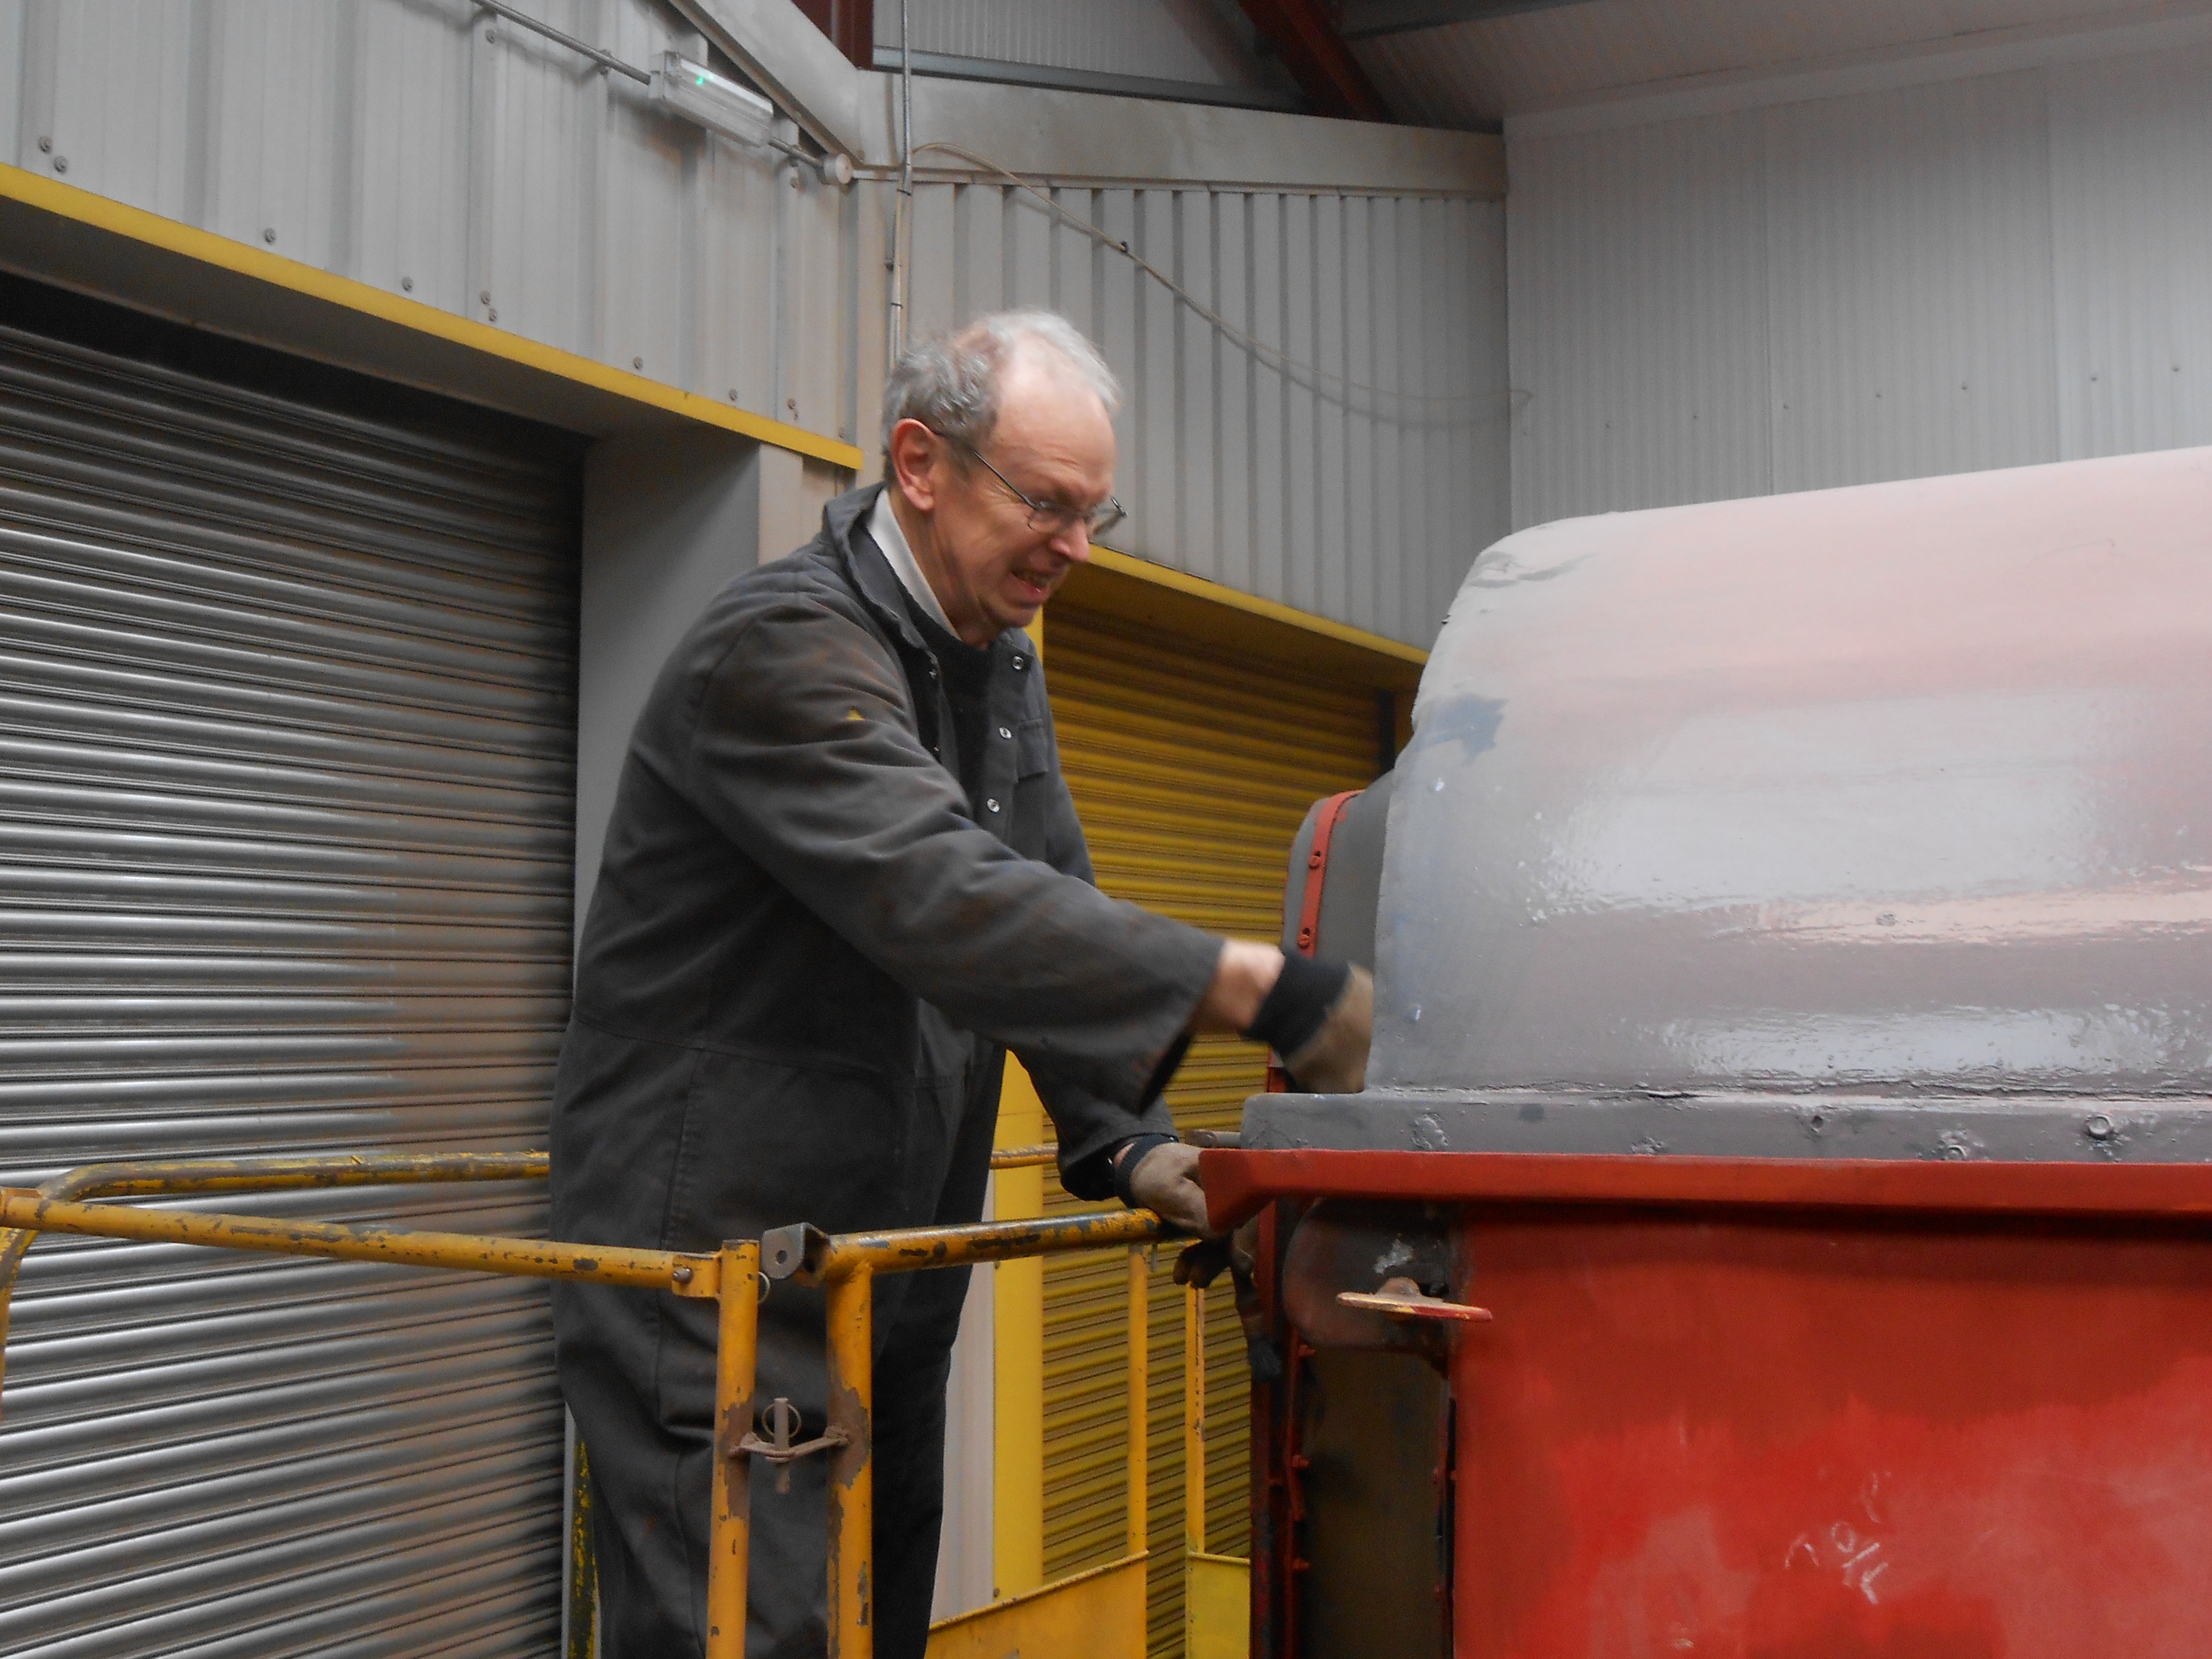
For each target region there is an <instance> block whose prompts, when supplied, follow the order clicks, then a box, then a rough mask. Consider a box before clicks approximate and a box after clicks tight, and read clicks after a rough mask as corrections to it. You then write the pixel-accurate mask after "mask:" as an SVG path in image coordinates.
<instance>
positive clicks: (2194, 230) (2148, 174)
mask: <svg viewBox="0 0 2212 1659" xmlns="http://www.w3.org/2000/svg"><path fill="white" fill-rule="evenodd" d="M2051 201H2052V207H2053V213H2054V216H2055V217H2056V219H2057V224H2058V227H2059V234H2057V236H2056V237H2055V238H2054V247H2053V252H2054V254H2055V256H2056V257H2055V261H2054V269H2055V270H2056V273H2057V306H2056V309H2057V326H2058V349H2057V380H2058V433H2059V447H2060V450H2061V453H2063V454H2064V455H2065V456H2066V457H2067V459H2069V460H2071V459H2082V458H2086V457H2088V456H2092V455H2116V454H2124V453H2128V452H2130V451H2134V450H2144V449H2171V448H2177V447H2181V446H2184V445H2191V444H2212V49H2207V50H2199V51H2197V52H2185V53H2176V54H2174V55H2173V56H2172V57H2167V58H2155V59H2142V58H2134V59H2129V60H2125V61H2123V62H2120V63H2107V64H2071V65H2069V66H2067V67H2065V68H2063V69H2055V70H2052V71H2051Z"/></svg>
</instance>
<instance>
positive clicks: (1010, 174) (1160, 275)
mask: <svg viewBox="0 0 2212 1659" xmlns="http://www.w3.org/2000/svg"><path fill="white" fill-rule="evenodd" d="M924 150H937V151H939V152H941V153H942V154H944V155H957V156H958V157H959V158H960V159H961V160H962V161H966V162H968V163H969V164H970V165H972V166H975V167H981V168H982V169H983V170H984V171H985V172H986V173H994V174H995V175H997V176H998V177H999V178H1001V179H1006V181H1007V182H1008V183H1009V184H1011V185H1013V186H1014V187H1015V188H1016V189H1018V190H1020V191H1023V192H1024V193H1025V194H1027V195H1030V196H1034V197H1036V199H1037V200H1038V201H1040V202H1042V203H1043V204H1044V205H1045V207H1046V208H1047V209H1048V210H1049V211H1051V212H1052V213H1053V214H1054V216H1057V217H1059V218H1060V219H1061V220H1063V221H1065V222H1066V223H1068V224H1070V225H1072V226H1073V227H1074V228H1076V229H1077V230H1079V231H1081V232H1082V233H1083V234H1085V235H1086V236H1088V237H1090V238H1091V240H1093V241H1094V242H1097V243H1100V244H1101V245H1103V246H1106V247H1109V248H1111V249H1112V250H1113V251H1114V252H1116V253H1118V254H1120V255H1121V257H1122V258H1125V259H1127V260H1128V261H1129V263H1130V264H1133V265H1135V266H1136V267H1137V269H1138V270H1141V271H1143V272H1144V273H1145V274H1146V276H1150V277H1151V278H1152V280H1153V281H1154V282H1156V283H1158V284H1159V285H1160V286H1161V287H1162V288H1164V289H1167V291H1168V292H1169V293H1170V294H1172V295H1175V296H1176V299H1178V300H1180V301H1182V302H1183V303H1184V304H1185V305H1187V306H1188V307H1190V308H1191V309H1192V310H1193V311H1194V312H1196V313H1198V314H1199V315H1200V316H1201V317H1203V318H1204V319H1206V321H1207V322H1209V323H1211V324H1212V325H1214V327H1216V328H1218V329H1219V330H1220V331H1222V332H1223V333H1224V334H1225V335H1227V336H1228V337H1230V338H1231V339H1232V340H1234V341H1236V342H1237V343H1238V344H1239V345H1241V346H1243V348H1244V349H1246V350H1247V351H1249V352H1250V353H1251V354H1252V355H1253V356H1255V357H1257V358H1259V359H1261V361H1262V362H1268V363H1271V364H1273V366H1274V367H1276V368H1279V369H1280V370H1282V372H1283V373H1284V374H1285V375H1287V376H1289V377H1291V378H1292V379H1296V378H1297V376H1298V375H1299V374H1307V375H1310V376H1312V377H1313V378H1314V379H1315V380H1327V381H1329V382H1332V383H1333V384H1334V385H1337V386H1341V387H1343V388H1344V390H1345V391H1346V392H1364V393H1365V394H1367V395H1368V396H1370V397H1373V398H1398V399H1399V400H1401V402H1405V403H1414V404H1469V403H1480V402H1482V401H1484V400H1485V399H1486V398H1487V397H1488V396H1489V395H1490V394H1488V393H1486V392H1456V393H1451V392H1433V393H1431V392H1401V391H1398V390H1395V389H1394V388H1392V387H1389V386H1370V385H1369V384H1367V383H1366V382H1364V381H1362V380H1352V379H1350V378H1349V377H1347V376H1346V375H1342V374H1337V373H1335V372H1334V370H1332V369H1326V368H1322V367H1321V366H1320V365H1319V364H1318V363H1309V362H1304V361H1303V360H1301V359H1299V358H1297V357H1293V356H1291V355H1290V353H1288V352H1286V351H1285V350H1283V349H1281V348H1280V347H1279V346H1272V345H1269V344H1268V343H1267V342H1266V341H1265V340H1261V339H1258V338H1255V337H1254V336H1252V335H1250V334H1248V333H1246V332H1245V331H1243V329H1241V328H1239V327H1237V325H1236V324H1234V323H1232V322H1231V321H1230V320H1229V319H1227V318H1226V317H1224V316H1223V315H1222V314H1221V313H1219V312H1218V311H1216V310H1214V309H1213V308H1212V307H1211V306H1209V305H1207V304H1206V302H1205V301H1202V300H1200V298H1199V297H1198V296H1197V295H1194V294H1193V293H1192V292H1191V291H1190V290H1189V289H1187V288H1185V287H1183V286H1182V283H1178V282H1176V280H1175V279H1174V278H1173V277H1171V276H1169V275H1168V274H1167V273H1166V272H1165V271H1164V270H1161V269H1160V268H1159V267H1158V265H1156V264H1152V261H1151V260H1149V259H1147V258H1145V257H1144V255H1142V254H1141V253H1139V252H1137V251H1136V250H1135V249H1134V248H1133V247H1131V246H1129V245H1128V244H1127V242H1125V241H1123V240H1121V239H1120V238H1119V237H1117V236H1115V235H1112V234H1109V233H1108V232H1106V231H1103V230H1101V229H1100V228H1098V227H1097V225H1094V224H1092V223H1091V222H1090V221H1089V220H1088V219H1081V218H1078V217H1077V216H1075V215H1074V214H1073V213H1070V212H1069V211H1068V210H1066V208H1064V207H1062V206H1060V204H1059V203H1057V202H1055V201H1054V200H1053V199H1052V197H1049V196H1048V195H1046V194H1045V192H1044V191H1041V190H1039V189H1038V188H1037V187H1036V185H1032V184H1031V183H1030V181H1029V180H1028V179H1024V178H1023V177H1022V176H1021V175H1020V174H1019V173H1016V172H1014V171H1013V170H1012V168H1010V167H1002V166H1000V164H999V163H998V162H996V161H993V160H991V159H990V157H988V156H987V155H976V154H975V151H973V150H971V149H962V148H961V147H960V146H959V145H958V144H953V143H945V142H944V141H943V140H941V139H935V140H932V141H931V142H930V143H926V144H916V145H915V147H914V149H913V151H912V154H914V155H921V153H922V152H923V151H924ZM1310 389H1311V390H1314V391H1316V392H1318V391H1319V390H1320V388H1319V387H1318V386H1316V387H1312V388H1310ZM1478 418H1480V417H1478Z"/></svg>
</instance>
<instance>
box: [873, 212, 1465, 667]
mask: <svg viewBox="0 0 2212 1659" xmlns="http://www.w3.org/2000/svg"><path fill="white" fill-rule="evenodd" d="M1053 199H1054V201H1055V202H1056V203H1058V204H1059V205H1060V207H1061V208H1062V209H1064V210H1066V212H1068V213H1070V214H1073V216H1076V217H1077V218H1078V219H1079V220H1081V221H1083V222H1085V223H1087V224H1091V225H1094V226H1097V227H1098V228H1101V229H1103V230H1104V231H1106V232H1108V233H1109V234H1110V235H1111V236H1112V238H1113V239H1114V240H1115V241H1116V242H1127V244H1128V246H1130V248H1131V249H1132V250H1133V251H1134V252H1137V253H1139V254H1141V255H1142V256H1143V257H1144V258H1146V259H1147V260H1149V261H1151V262H1152V264H1155V265H1157V266H1158V267H1159V268H1160V269H1161V270H1164V271H1166V272H1167V273H1169V274H1170V276H1173V277H1174V278H1175V279H1176V282H1177V283H1179V284H1181V285H1182V287H1184V288H1186V289H1189V290H1191V291H1192V292H1193V293H1194V294H1196V295H1198V296H1199V298H1200V300H1201V301H1204V302H1205V303H1206V306H1207V307H1208V308H1209V309H1211V310H1212V311H1214V312H1216V313H1218V314H1219V315H1221V316H1222V317H1224V318H1225V319H1227V320H1228V321H1230V322H1231V324H1233V325H1236V326H1237V327H1238V328H1240V329H1243V330H1244V331H1247V332H1249V333H1250V334H1252V335H1253V336H1255V337H1257V338H1259V339H1260V340H1261V341H1262V342H1264V343H1267V344H1268V345H1270V346H1273V347H1275V348H1276V349H1279V350H1280V351H1282V352H1284V353H1286V354H1287V355H1288V356H1290V357H1291V358H1294V359H1296V360H1297V361H1298V362H1303V363H1307V364H1311V365H1314V366H1315V367H1316V368H1318V369H1319V370H1321V371H1322V374H1321V375H1319V376H1316V375H1314V374H1307V373H1304V372H1293V373H1286V372H1285V370H1284V369H1283V368H1281V367H1279V366H1278V365H1277V364H1274V363H1271V362H1269V361H1267V359H1265V358H1264V357H1261V356H1257V355H1255V353H1253V352H1251V351H1250V350H1249V349H1247V348H1245V347H1244V346H1243V345H1242V344H1240V343H1237V341H1235V340H1234V339H1232V338H1231V337H1229V336H1228V335H1227V334H1226V333H1225V332H1224V331H1221V330H1220V329H1218V328H1217V327H1215V326H1214V325H1212V323H1211V322H1209V321H1208V320H1207V319H1206V318H1204V317H1202V316H1201V315H1200V314H1199V313H1198V312H1196V311H1195V310H1194V309H1192V308H1191V307H1188V306H1187V305H1185V304H1183V303H1182V301H1179V300H1177V299H1176V297H1175V296H1174V295H1171V294H1170V292H1169V291H1168V290H1167V289H1164V288H1163V287H1162V286H1161V285H1160V284H1159V283H1157V282H1154V281H1153V280H1152V278H1150V277H1149V276H1146V275H1145V274H1144V273H1143V272H1142V271H1140V270H1138V268H1137V267H1136V266H1135V265H1134V264H1131V263H1130V262H1129V261H1128V260H1127V259H1125V258H1121V256H1120V255H1119V254H1118V253H1115V252H1113V251H1112V250H1110V249H1109V248H1106V247H1103V246H1101V245H1100V244H1099V243H1097V241H1095V240H1092V239H1091V237H1089V236H1088V235H1087V234H1085V233H1084V232H1082V231H1081V230H1079V229H1077V228H1074V227H1073V226H1070V225H1068V224H1066V223H1065V222H1061V221H1058V220H1056V219H1055V218H1054V216H1053V215H1052V214H1050V213H1048V211H1047V210H1046V209H1045V207H1044V205H1043V204H1042V203H1041V202H1039V201H1037V200H1036V198H1035V197H1030V196H1027V195H1024V194H1023V193H1022V192H1021V191H1017V190H1015V189H1013V188H1012V187H1011V186H1008V187H1005V188H1000V187H999V186H997V185H951V184H940V185H923V186H921V187H920V188H919V189H918V190H917V192H916V201H915V228H914V286H913V299H912V305H913V312H912V323H911V326H912V328H913V329H914V331H915V332H917V333H921V332H925V331H929V330H932V329H938V328H944V327H946V326H949V325H952V324H954V323H956V322H958V321H961V320H963V319H966V318H969V317H971V316H974V315H975V314H976V313H980V312H983V311H988V310H992V309H994V308H996V307H1000V306H1006V305H1044V306H1050V307H1054V308H1055V309H1057V310H1060V311H1062V312H1065V313H1066V314H1067V315H1068V316H1070V317H1072V318H1073V319H1075V321H1076V322H1077V323H1078V324H1079V325H1081V326H1082V327H1083V328H1085V330H1086V331H1089V332H1090V333H1091V336H1092V337H1094V338H1096V339H1097V340H1098V341H1100V342H1101V343H1103V346H1104V347H1105V349H1106V355H1107V357H1108V359H1109V361H1110V362H1112V364H1113V366H1114V368H1115V371H1116V372H1117V373H1118V374H1120V375H1121V378H1122V380H1123V381H1124V383H1125V385H1126V386H1127V391H1128V394H1129V395H1128V399H1127V404H1125V405H1124V407H1123V410H1122V412H1121V420H1120V422H1119V430H1120V434H1121V477H1120V480H1119V483H1118V486H1117V487H1118V489H1119V491H1120V494H1121V499H1122V500H1123V501H1126V502H1127V503H1128V504H1129V508H1130V517H1129V522H1128V523H1127V525H1126V526H1122V527H1121V529H1120V530H1118V531H1117V532H1115V536H1114V538H1113V540H1114V543H1115V546H1116V547H1117V548H1119V549H1121V550H1123V551H1126V552H1130V553H1135V554H1138V555H1140V556H1143V557H1146V558H1148V559H1152V560H1155V561H1157V562H1159V563H1162V564H1165V565H1170V566H1173V567H1174V568H1176V569H1178V570H1186V571H1188V572H1190V573H1191V574H1194V575H1198V576H1203V577H1206V578H1207V579H1208V580H1213V581H1218V582H1222V583H1224V584H1225V585H1227V586H1231V587H1235V588H1240V589H1242V590H1243V591H1244V592H1250V593H1257V594H1260V595H1261V596H1263V597H1265V598H1267V599H1277V600H1279V601H1281V602H1282V603H1283V604H1285V605H1293V606H1295V607H1297V609H1299V610H1301V611H1313V612H1316V613H1318V614H1319V615H1322V616H1325V617H1333V618H1335V619H1336V620H1338V621H1341V622H1346V623H1352V624H1353V625H1354V626H1356V627H1359V628H1364V629H1370V630H1371V631H1373V632H1375V633H1377V634H1383V635H1388V636H1389V637H1390V638H1393V639H1399V640H1406V641H1412V642H1413V643H1416V644H1419V645H1426V644H1427V643H1428V642H1429V641H1431V639H1433V638H1434V637H1435V636H1436V630H1437V626H1438V625H1439V623H1441V622H1442V621H1443V611H1444V607H1445V606H1446V605H1448V604H1449V602H1450V599H1451V596H1452V594H1453V593H1454V592H1456V591H1457V589H1458V587H1459V581H1460V578H1461V576H1462V574H1465V572H1466V569H1467V567H1468V564H1469V563H1470V562H1472V560H1473V559H1474V556H1475V554H1477V553H1478V552H1480V550H1482V549H1483V548H1485V547H1486V546H1488V545H1489V544H1490V543H1491V542H1492V541H1494V540H1496V539H1497V538H1498V537H1499V536H1501V535H1503V534H1504V533H1505V528H1506V524H1505V511H1504V508H1505V495H1506V483H1505V477H1506V475H1505V456H1506V447H1505V436H1506V418H1505V417H1506V406H1507V405H1506V398H1505V395H1504V331H1505V319H1504V288H1503V284H1502V282H1501V280H1500V279H1501V277H1502V276H1503V268H1504V257H1503V254H1504V250H1503V242H1504V213H1503V210H1501V208H1500V206H1499V204H1497V203H1494V202H1476V201H1470V200H1466V199H1463V198H1452V197H1388V196H1358V195H1342V194H1314V193H1285V192H1282V191H1240V190H1225V189H1214V190H1209V189H1185V190H1176V189H1112V190H1084V189H1062V190H1058V191H1054V193H1053ZM1332 376H1333V377H1336V378H1334V379H1331V378H1328V377H1332ZM1353 388H1362V389H1353ZM1366 388H1375V389H1366Z"/></svg>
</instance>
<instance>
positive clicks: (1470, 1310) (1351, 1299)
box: [1336, 1279, 1492, 1321]
mask: <svg viewBox="0 0 2212 1659" xmlns="http://www.w3.org/2000/svg"><path fill="white" fill-rule="evenodd" d="M1336 1299H1337V1303H1338V1304H1339V1305H1340V1306H1342V1307H1346V1308H1364V1309H1365V1310H1367V1311H1368V1312H1370V1313H1379V1314H1383V1315H1385V1316H1388V1317H1389V1318H1392V1319H1457V1320H1465V1321H1480V1320H1487V1319H1489V1318H1491V1317H1492V1314H1491V1311H1490V1310H1489V1309H1487V1308H1478V1307H1476V1306H1474V1304H1472V1303H1468V1302H1446V1301H1444V1300H1443V1298H1442V1297H1433V1296H1431V1295H1430V1294H1429V1293H1428V1292H1427V1291H1424V1290H1423V1289H1422V1288H1421V1287H1420V1286H1419V1285H1416V1284H1415V1283H1414V1282H1413V1280H1412V1279H1384V1280H1383V1288H1382V1289H1381V1290H1379V1291H1338V1292H1337V1293H1336Z"/></svg>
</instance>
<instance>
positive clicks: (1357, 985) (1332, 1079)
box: [1244, 956, 1375, 1095]
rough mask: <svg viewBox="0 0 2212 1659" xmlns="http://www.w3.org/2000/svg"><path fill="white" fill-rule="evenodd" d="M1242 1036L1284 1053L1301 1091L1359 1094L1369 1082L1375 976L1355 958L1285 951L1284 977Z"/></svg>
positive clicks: (1284, 1064) (1373, 1031)
mask: <svg viewBox="0 0 2212 1659" xmlns="http://www.w3.org/2000/svg"><path fill="white" fill-rule="evenodd" d="M1244 1035H1245V1036H1246V1037H1247V1038H1248V1039H1249V1040H1250V1041H1252V1042H1264V1043H1266V1044H1267V1046H1268V1047H1269V1048H1273V1050H1274V1051H1275V1052H1276V1053H1277V1054H1280V1055H1281V1056H1282V1060H1283V1069H1284V1070H1285V1071H1286V1072H1288V1073H1290V1074H1291V1083H1292V1084H1293V1085H1296V1086H1297V1090H1298V1091H1299V1092H1301V1093H1304V1094H1312V1095H1356V1094H1358V1092H1359V1091H1361V1090H1362V1089H1364V1088H1365V1087H1366V1086H1367V1048H1368V1044H1369V1043H1370V1042H1372V1041H1373V1040H1374V1036H1375V981H1374V980H1373V979H1372V978H1371V977H1370V975H1369V974H1368V972H1367V970H1366V969H1364V968H1361V967H1358V966H1356V965H1355V964H1353V963H1348V962H1329V961H1326V960H1323V959H1322V958H1319V957H1299V956H1285V957H1284V958H1283V972H1282V976H1281V977H1280V978H1279V979H1278V980H1276V981H1275V988H1274V989H1273V990H1272V991H1270V992H1268V993H1267V1000H1266V1001H1265V1002H1262V1003H1261V1005H1260V1012H1259V1013H1258V1014H1257V1015H1255V1017H1254V1018H1253V1021H1252V1024H1250V1025H1249V1026H1248V1027H1246V1028H1245V1031H1244Z"/></svg>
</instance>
